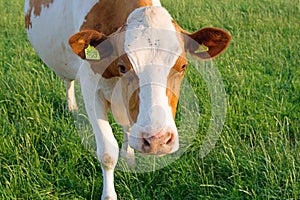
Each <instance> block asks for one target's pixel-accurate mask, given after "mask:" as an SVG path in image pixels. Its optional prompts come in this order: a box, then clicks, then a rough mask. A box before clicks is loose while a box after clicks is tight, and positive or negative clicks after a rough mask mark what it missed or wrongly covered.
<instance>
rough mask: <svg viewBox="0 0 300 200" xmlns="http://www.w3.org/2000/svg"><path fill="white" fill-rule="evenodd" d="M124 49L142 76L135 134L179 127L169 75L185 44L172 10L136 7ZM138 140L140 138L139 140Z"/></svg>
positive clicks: (128, 28) (130, 21)
mask: <svg viewBox="0 0 300 200" xmlns="http://www.w3.org/2000/svg"><path fill="white" fill-rule="evenodd" d="M124 49H125V52H126V54H127V56H128V57H129V59H130V62H131V64H132V66H133V69H134V71H135V72H136V74H137V76H138V78H139V88H140V93H139V98H140V106H139V108H140V109H139V114H138V118H137V122H136V124H134V126H133V127H132V134H134V135H131V136H133V137H137V140H138V138H139V137H141V135H140V134H141V132H143V133H147V134H149V136H153V135H154V134H157V133H159V132H161V131H163V130H170V131H173V132H174V133H175V134H176V135H177V129H176V126H175V122H174V120H173V116H172V109H171V107H170V106H169V104H168V97H167V96H166V85H167V77H168V75H169V73H170V70H171V68H172V67H173V66H174V64H175V62H176V60H177V59H178V57H179V55H181V53H182V47H181V44H180V42H179V40H178V36H177V34H176V31H175V27H174V25H173V23H172V18H171V16H170V14H169V13H168V12H167V11H166V10H165V9H164V8H163V7H159V6H155V7H143V8H139V9H136V10H135V11H133V13H132V14H131V15H130V16H129V17H128V20H127V28H126V36H125V44H124ZM136 142H137V141H136Z"/></svg>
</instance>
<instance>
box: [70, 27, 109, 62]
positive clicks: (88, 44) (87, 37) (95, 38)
mask: <svg viewBox="0 0 300 200" xmlns="http://www.w3.org/2000/svg"><path fill="white" fill-rule="evenodd" d="M107 38H108V37H107V36H105V35H104V34H102V33H99V32H98V31H95V30H84V31H80V32H78V33H76V34H74V35H73V36H71V37H70V39H69V44H70V46H71V47H72V49H73V52H74V53H75V54H77V55H78V56H80V57H81V58H82V59H91V58H89V55H87V53H88V52H90V53H91V55H92V56H94V58H95V59H100V57H102V56H101V54H103V53H104V54H105V53H107V52H108V51H103V52H101V49H103V48H100V47H98V45H99V44H100V43H102V42H104V41H105V40H106V39H107ZM99 46H102V45H99ZM104 46H108V45H104ZM93 51H94V52H93Z"/></svg>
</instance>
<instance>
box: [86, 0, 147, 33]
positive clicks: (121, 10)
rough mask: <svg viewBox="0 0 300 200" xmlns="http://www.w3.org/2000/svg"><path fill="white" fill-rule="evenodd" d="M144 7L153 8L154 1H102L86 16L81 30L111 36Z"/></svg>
mask: <svg viewBox="0 0 300 200" xmlns="http://www.w3.org/2000/svg"><path fill="white" fill-rule="evenodd" d="M144 6H152V1H151V0H136V1H130V2H128V1H127V0H114V1H112V0H101V1H100V2H98V3H97V4H95V5H94V7H93V8H92V9H91V10H90V12H89V13H88V14H87V15H86V17H85V22H84V23H83V24H82V26H81V27H80V30H86V29H92V30H96V31H98V32H101V33H104V34H105V35H110V34H112V33H113V32H115V31H117V30H118V28H119V27H121V26H123V25H124V24H125V23H126V20H127V17H128V16H129V14H130V13H131V12H132V11H133V10H135V9H136V8H139V7H144Z"/></svg>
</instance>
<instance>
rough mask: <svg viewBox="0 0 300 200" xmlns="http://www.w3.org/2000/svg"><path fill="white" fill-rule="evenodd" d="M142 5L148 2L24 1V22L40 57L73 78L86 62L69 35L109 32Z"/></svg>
mask: <svg viewBox="0 0 300 200" xmlns="http://www.w3.org/2000/svg"><path fill="white" fill-rule="evenodd" d="M140 6H147V1H136V0H133V1H131V2H130V3H129V1H125V0H115V1H112V0H101V1H98V0H88V1H84V0H25V24H26V29H27V33H28V37H29V40H30V42H31V43H32V45H33V47H34V49H35V50H36V51H37V53H38V54H39V56H40V57H41V59H42V60H43V61H44V62H45V63H46V64H47V65H48V66H49V67H51V68H52V69H53V70H54V71H55V72H56V73H57V74H58V75H59V76H61V77H62V78H67V79H71V80H72V79H75V77H76V73H77V71H78V69H79V67H80V65H81V64H82V63H83V61H82V60H81V59H80V58H79V57H78V56H76V55H75V54H73V52H72V50H71V48H70V46H69V44H68V40H69V38H70V37H71V36H72V35H73V34H74V33H76V32H78V31H80V30H85V29H94V30H97V31H99V32H102V33H104V34H106V35H109V34H111V33H113V32H114V31H116V30H117V29H118V28H119V27H120V26H121V25H123V24H125V22H126V19H127V17H128V15H129V14H130V13H131V12H132V11H133V10H134V9H135V8H137V7H140Z"/></svg>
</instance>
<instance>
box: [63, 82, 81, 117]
mask: <svg viewBox="0 0 300 200" xmlns="http://www.w3.org/2000/svg"><path fill="white" fill-rule="evenodd" d="M64 81H65V87H66V97H67V109H68V111H70V112H76V111H77V110H78V107H77V103H76V98H75V89H74V80H71V81H70V80H66V79H65V80H64Z"/></svg>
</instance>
